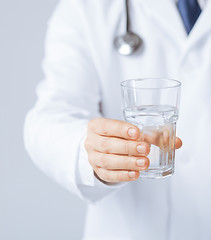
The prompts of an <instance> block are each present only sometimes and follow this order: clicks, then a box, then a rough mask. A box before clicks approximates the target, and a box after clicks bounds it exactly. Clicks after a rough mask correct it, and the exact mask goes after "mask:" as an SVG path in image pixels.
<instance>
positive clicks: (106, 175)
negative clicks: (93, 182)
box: [101, 170, 111, 182]
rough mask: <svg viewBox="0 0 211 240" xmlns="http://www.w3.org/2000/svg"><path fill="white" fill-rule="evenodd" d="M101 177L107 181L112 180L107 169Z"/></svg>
mask: <svg viewBox="0 0 211 240" xmlns="http://www.w3.org/2000/svg"><path fill="white" fill-rule="evenodd" d="M101 178H102V180H103V181H105V182H111V176H110V174H109V171H106V170H104V171H102V173H101Z"/></svg>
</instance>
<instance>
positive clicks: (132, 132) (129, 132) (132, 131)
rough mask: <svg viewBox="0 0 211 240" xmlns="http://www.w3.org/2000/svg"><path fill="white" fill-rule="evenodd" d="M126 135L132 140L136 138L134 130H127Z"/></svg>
mask: <svg viewBox="0 0 211 240" xmlns="http://www.w3.org/2000/svg"><path fill="white" fill-rule="evenodd" d="M128 135H129V136H130V137H132V138H135V137H136V130H135V129H134V128H129V129H128Z"/></svg>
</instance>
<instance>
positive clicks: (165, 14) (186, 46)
mask: <svg viewBox="0 0 211 240" xmlns="http://www.w3.org/2000/svg"><path fill="white" fill-rule="evenodd" d="M142 4H143V5H144V6H145V7H146V10H147V11H148V13H149V14H150V15H151V16H152V18H155V20H156V21H158V22H160V23H161V24H162V26H163V27H164V28H165V30H166V31H168V33H169V36H171V40H172V41H174V42H175V41H176V43H177V44H179V45H180V47H181V49H182V52H181V53H182V54H181V56H180V62H182V60H184V59H185V56H186V55H187V53H188V52H189V51H190V50H191V49H192V48H193V47H194V46H195V44H197V43H198V42H200V41H201V40H202V38H203V37H204V36H205V35H206V34H208V33H209V32H210V30H211V0H210V1H208V2H207V3H206V5H205V7H204V9H203V11H202V13H201V15H200V16H199V18H198V20H197V22H196V24H195V25H194V27H193V29H192V30H191V32H190V34H189V36H187V34H186V31H185V28H184V24H183V22H182V19H181V16H180V14H179V11H178V9H177V6H176V4H175V1H173V0H159V1H158V0H147V1H142ZM163 6H166V7H163Z"/></svg>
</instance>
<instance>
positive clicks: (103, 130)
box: [88, 118, 140, 139]
mask: <svg viewBox="0 0 211 240" xmlns="http://www.w3.org/2000/svg"><path fill="white" fill-rule="evenodd" d="M88 130H90V131H92V132H94V133H96V134H98V135H101V136H112V137H118V138H124V139H138V138H139V137H140V130H139V129H138V127H136V126H134V125H132V124H130V123H127V122H124V121H119V120H114V119H106V118H96V119H93V120H91V121H90V122H89V126H88Z"/></svg>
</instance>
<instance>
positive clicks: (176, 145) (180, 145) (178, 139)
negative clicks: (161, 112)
mask: <svg viewBox="0 0 211 240" xmlns="http://www.w3.org/2000/svg"><path fill="white" fill-rule="evenodd" d="M181 147H182V140H181V139H180V138H178V137H177V138H176V142H175V148H176V149H179V148H181Z"/></svg>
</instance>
